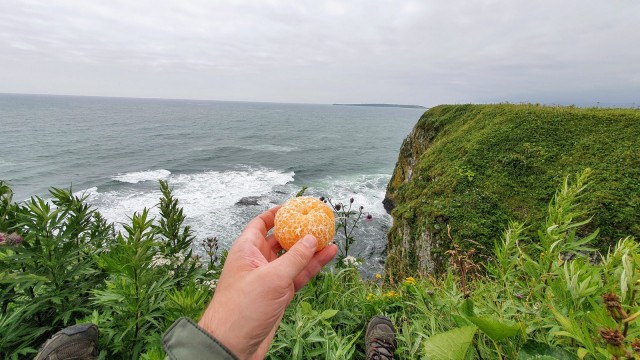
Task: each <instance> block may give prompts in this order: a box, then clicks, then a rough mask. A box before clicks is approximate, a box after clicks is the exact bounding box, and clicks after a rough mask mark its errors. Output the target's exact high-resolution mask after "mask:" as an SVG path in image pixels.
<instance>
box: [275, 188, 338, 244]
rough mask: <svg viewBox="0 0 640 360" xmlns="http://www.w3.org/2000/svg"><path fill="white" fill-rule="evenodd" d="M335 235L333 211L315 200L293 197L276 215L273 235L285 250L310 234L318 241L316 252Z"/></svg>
mask: <svg viewBox="0 0 640 360" xmlns="http://www.w3.org/2000/svg"><path fill="white" fill-rule="evenodd" d="M335 233H336V224H335V217H334V216H333V210H332V209H331V208H330V207H329V206H328V205H327V204H325V203H324V202H322V201H320V200H319V199H317V198H314V197H310V196H300V197H295V198H293V199H290V200H288V201H287V202H285V203H284V204H283V205H282V207H281V208H280V209H279V210H278V212H277V213H276V218H275V223H274V235H275V237H276V239H277V240H278V242H279V243H280V246H282V248H283V249H285V250H289V249H290V248H291V247H292V246H293V244H295V243H296V242H297V241H298V240H300V239H302V238H303V237H305V235H308V234H311V235H313V236H315V238H316V239H318V246H317V247H316V251H320V250H322V249H324V248H325V247H326V246H327V245H328V244H329V243H330V242H331V240H333V236H334V235H335Z"/></svg>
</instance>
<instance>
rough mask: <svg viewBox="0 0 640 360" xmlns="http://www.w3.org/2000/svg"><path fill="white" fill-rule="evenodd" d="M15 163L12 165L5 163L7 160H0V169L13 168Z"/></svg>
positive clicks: (9, 162) (8, 162)
mask: <svg viewBox="0 0 640 360" xmlns="http://www.w3.org/2000/svg"><path fill="white" fill-rule="evenodd" d="M15 165H16V164H15V163H12V162H11V161H7V160H2V159H0V167H5V166H6V167H9V166H15Z"/></svg>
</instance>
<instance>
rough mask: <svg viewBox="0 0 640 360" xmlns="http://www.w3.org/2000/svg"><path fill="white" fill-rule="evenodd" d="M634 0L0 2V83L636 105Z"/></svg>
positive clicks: (296, 97) (11, 88) (270, 95)
mask: <svg viewBox="0 0 640 360" xmlns="http://www.w3.org/2000/svg"><path fill="white" fill-rule="evenodd" d="M639 43H640V1H638V0H607V1H602V0H599V1H591V0H568V1H561V0H553V1H547V0H542V1H530V0H528V1H520V0H504V1H492V0H484V1H470V0H467V1H463V0H447V1H444V0H439V1H435V0H432V1H404V0H393V1H391V0H390V1H378V0H359V1H299V0H298V1H294V0H292V1H285V0H270V1H212V0H180V1H162V0H125V1H122V0H109V1H104V0H101V1H94V0H43V1H37V0H31V1H27V0H19V1H11V0H0V92H15V93H49V94H77V95H104V96H130V97H160V98H197V99H217V100H247V101H277V102H307V103H333V102H392V103H414V104H422V105H427V106H431V105H435V104H440V103H466V102H504V101H510V102H522V101H530V102H543V103H575V104H579V105H596V103H598V102H600V103H602V104H625V105H631V104H634V103H635V105H636V106H638V105H640V45H639Z"/></svg>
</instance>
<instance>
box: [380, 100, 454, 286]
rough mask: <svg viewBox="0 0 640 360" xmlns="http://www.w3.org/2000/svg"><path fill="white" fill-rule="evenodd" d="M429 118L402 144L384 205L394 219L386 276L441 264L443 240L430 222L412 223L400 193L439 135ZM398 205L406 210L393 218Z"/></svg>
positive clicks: (389, 237)
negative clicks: (441, 243) (440, 244)
mask: <svg viewBox="0 0 640 360" xmlns="http://www.w3.org/2000/svg"><path fill="white" fill-rule="evenodd" d="M429 118H430V117H429V113H428V112H427V113H425V114H424V115H423V116H422V117H421V119H420V120H419V122H418V124H416V126H415V127H414V128H413V130H412V131H411V133H410V134H409V136H407V138H406V139H405V140H404V141H403V142H402V146H401V147H400V155H399V156H398V161H397V162H396V166H395V169H394V171H393V175H392V177H391V180H390V181H389V185H388V186H387V193H386V195H385V198H384V201H383V204H384V208H385V209H386V210H387V212H388V213H389V214H392V215H393V216H392V217H393V225H392V227H391V230H390V231H389V234H388V240H389V247H388V253H387V263H388V264H389V266H387V272H388V273H391V274H396V273H398V274H399V276H402V275H405V274H409V273H411V268H418V269H421V270H420V271H421V272H426V273H434V272H436V269H437V268H440V267H441V266H442V264H443V258H442V251H440V250H438V249H439V248H440V246H439V243H440V242H442V240H443V239H441V236H438V235H436V234H435V232H434V230H435V229H434V228H433V226H429V222H430V220H428V219H424V220H423V221H422V223H421V224H420V223H418V222H416V221H415V220H416V219H415V218H414V216H413V215H414V212H413V211H411V208H410V207H408V206H406V204H403V201H404V198H403V196H402V195H401V194H400V193H399V191H400V188H401V186H402V185H404V184H407V183H409V182H410V181H412V180H413V176H414V173H415V169H416V167H417V164H418V161H419V160H420V159H421V158H422V155H423V154H424V153H425V151H426V150H427V149H428V148H429V145H430V144H431V142H432V141H433V140H434V139H435V137H436V135H437V134H438V130H439V127H438V126H436V124H435V123H434V122H432V121H430V119H429ZM398 203H401V205H405V207H404V208H401V209H400V210H402V211H399V212H396V213H395V214H394V213H393V210H394V209H396V207H397V205H398ZM442 220H443V219H442V218H440V219H439V220H438V219H435V221H440V222H442Z"/></svg>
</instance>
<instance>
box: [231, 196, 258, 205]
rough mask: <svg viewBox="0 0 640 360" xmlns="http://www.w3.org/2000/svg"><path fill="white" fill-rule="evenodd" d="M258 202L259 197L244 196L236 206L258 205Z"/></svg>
mask: <svg viewBox="0 0 640 360" xmlns="http://www.w3.org/2000/svg"><path fill="white" fill-rule="evenodd" d="M258 200H260V196H245V197H243V198H242V199H240V200H238V202H237V203H236V205H239V206H251V205H260V204H258Z"/></svg>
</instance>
